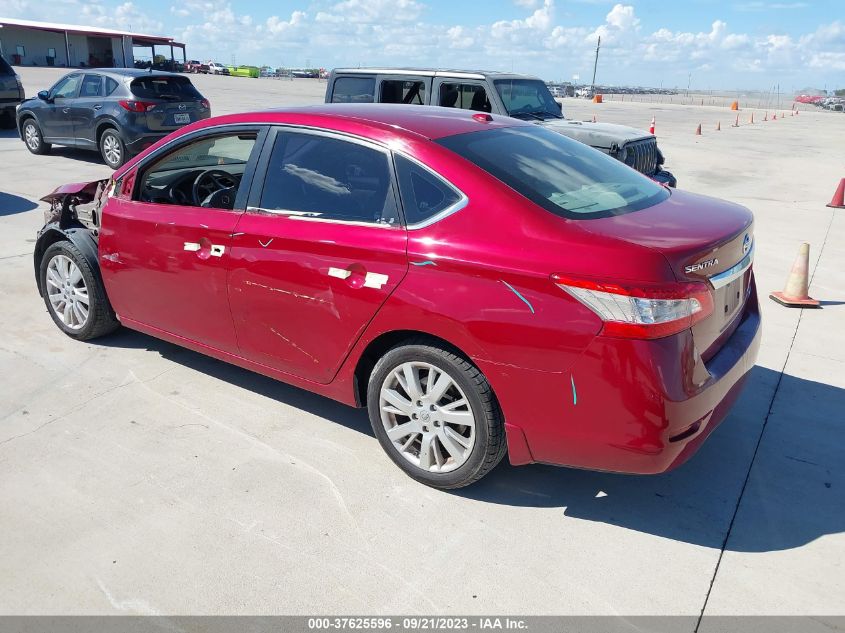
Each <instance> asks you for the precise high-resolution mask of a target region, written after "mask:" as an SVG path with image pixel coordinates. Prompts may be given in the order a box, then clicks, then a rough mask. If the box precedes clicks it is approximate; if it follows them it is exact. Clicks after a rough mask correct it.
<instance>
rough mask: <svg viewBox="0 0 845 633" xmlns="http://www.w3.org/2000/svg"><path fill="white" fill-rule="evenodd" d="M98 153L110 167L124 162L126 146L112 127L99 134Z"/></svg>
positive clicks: (115, 166) (118, 165) (115, 167)
mask: <svg viewBox="0 0 845 633" xmlns="http://www.w3.org/2000/svg"><path fill="white" fill-rule="evenodd" d="M100 155H101V156H102V157H103V162H105V163H106V165H108V166H109V167H110V168H111V169H117V168H118V167H120V166H121V165H123V163H125V162H126V147H125V146H124V145H123V141H122V140H121V138H120V135H119V134H118V133H117V130H115V129H114V128H108V129H107V130H106V131H105V132H103V133H102V135H100Z"/></svg>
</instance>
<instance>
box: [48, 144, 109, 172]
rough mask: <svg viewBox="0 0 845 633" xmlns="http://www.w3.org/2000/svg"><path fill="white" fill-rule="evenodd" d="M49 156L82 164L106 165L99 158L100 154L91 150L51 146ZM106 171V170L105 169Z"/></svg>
mask: <svg viewBox="0 0 845 633" xmlns="http://www.w3.org/2000/svg"><path fill="white" fill-rule="evenodd" d="M50 155H51V156H61V157H63V158H70V159H72V160H78V161H80V162H83V163H90V164H92V165H102V166H103V167H106V164H105V163H104V162H103V159H102V158H101V157H100V154H99V153H98V152H96V151H93V150H87V149H79V148H77V147H66V146H59V145H53V147H52V148H51V149H50ZM106 169H108V168H107V167H106Z"/></svg>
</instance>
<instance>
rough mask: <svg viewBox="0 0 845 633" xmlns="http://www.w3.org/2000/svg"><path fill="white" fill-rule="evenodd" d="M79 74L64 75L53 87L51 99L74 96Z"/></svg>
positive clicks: (79, 77)
mask: <svg viewBox="0 0 845 633" xmlns="http://www.w3.org/2000/svg"><path fill="white" fill-rule="evenodd" d="M80 79H81V76H80V75H71V76H69V77H65V78H64V79H62V80H61V81H59V83H57V84H56V85H55V87H54V88H53V94H52V95H51V96H52V97H53V99H70V98H72V97H75V96H76V89H77V88H78V87H79V81H80Z"/></svg>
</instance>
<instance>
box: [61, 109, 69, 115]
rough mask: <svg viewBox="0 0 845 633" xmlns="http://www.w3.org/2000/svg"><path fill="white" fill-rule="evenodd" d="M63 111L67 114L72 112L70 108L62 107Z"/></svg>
mask: <svg viewBox="0 0 845 633" xmlns="http://www.w3.org/2000/svg"><path fill="white" fill-rule="evenodd" d="M62 112H64V113H65V114H67V113H68V112H70V108H62Z"/></svg>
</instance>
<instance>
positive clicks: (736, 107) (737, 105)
mask: <svg viewBox="0 0 845 633" xmlns="http://www.w3.org/2000/svg"><path fill="white" fill-rule="evenodd" d="M731 110H739V102H738V101H734V102H733V103H732V104H731Z"/></svg>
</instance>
